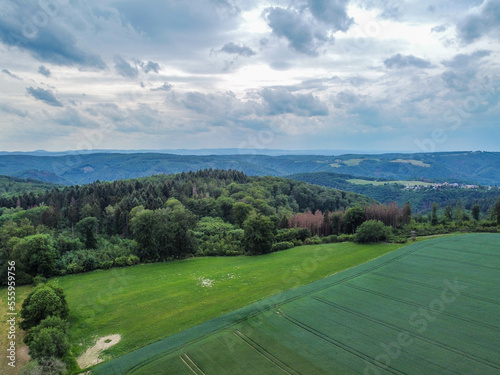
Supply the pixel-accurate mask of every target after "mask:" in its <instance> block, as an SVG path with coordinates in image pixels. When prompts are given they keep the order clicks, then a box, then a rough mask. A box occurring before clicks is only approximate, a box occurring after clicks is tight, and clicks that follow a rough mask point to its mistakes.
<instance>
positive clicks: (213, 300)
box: [53, 242, 402, 357]
mask: <svg viewBox="0 0 500 375" xmlns="http://www.w3.org/2000/svg"><path fill="white" fill-rule="evenodd" d="M401 246H402V245H398V244H380V245H358V244H353V243H347V242H346V243H340V244H330V245H313V246H303V247H297V248H293V249H289V250H286V251H283V252H278V253H273V254H269V255H265V256H259V257H205V258H194V259H188V260H184V261H175V262H167V263H157V264H145V265H139V266H135V267H128V268H118V269H117V268H115V269H112V270H109V271H94V272H90V273H86V274H80V275H73V276H65V277H60V278H56V279H54V280H53V282H55V283H57V284H58V285H59V286H61V287H62V288H63V289H64V291H65V293H66V295H67V300H68V303H69V308H70V316H69V320H70V323H71V341H72V343H73V345H74V351H75V354H76V355H77V356H78V355H80V354H81V353H82V352H83V351H84V350H85V348H86V347H88V346H90V345H91V344H93V338H95V337H97V336H99V337H102V336H106V335H110V334H115V333H119V334H121V336H122V340H121V341H120V343H118V344H117V345H116V346H114V347H112V348H111V349H109V350H108V355H110V356H113V357H116V356H119V355H122V354H124V353H127V352H130V351H131V350H134V349H137V348H140V347H142V346H144V345H147V344H150V343H152V342H155V341H158V340H159V339H163V338H165V337H167V336H170V335H173V334H175V333H178V332H180V331H182V330H185V329H187V328H190V327H192V326H194V325H196V324H199V323H202V322H205V321H207V320H210V319H212V318H215V317H217V316H220V315H223V314H225V313H228V312H230V311H233V310H236V309H238V308H241V307H244V306H246V305H248V304H251V303H253V302H256V301H259V300H261V299H263V298H266V297H269V296H271V295H273V294H277V293H279V292H282V291H285V290H288V289H291V288H294V287H297V286H300V285H303V284H306V283H310V282H312V281H315V280H318V279H321V278H324V277H326V276H329V275H331V274H333V273H336V272H339V271H342V270H345V269H347V268H349V267H353V266H356V265H359V264H361V263H364V262H367V261H369V260H371V259H374V258H376V257H378V256H380V255H383V254H385V253H387V252H391V251H393V250H395V249H397V248H399V247H401ZM80 344H81V345H80Z"/></svg>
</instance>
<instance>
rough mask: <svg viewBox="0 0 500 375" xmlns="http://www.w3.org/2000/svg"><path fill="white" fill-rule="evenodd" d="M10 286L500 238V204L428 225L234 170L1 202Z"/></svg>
mask: <svg viewBox="0 0 500 375" xmlns="http://www.w3.org/2000/svg"><path fill="white" fill-rule="evenodd" d="M0 207H1V208H0V277H1V279H0V280H1V282H2V283H5V280H6V269H7V261H8V260H15V261H16V264H17V281H18V282H19V283H31V282H35V283H37V282H39V281H40V280H43V279H45V278H49V277H51V276H54V275H65V274H72V273H80V272H88V271H92V270H95V269H108V268H111V267H123V266H129V265H133V264H138V263H144V262H162V261H170V260H173V259H179V258H185V257H192V256H214V255H217V256H234V255H259V254H265V253H269V252H272V251H279V250H285V249H288V248H291V247H294V246H300V245H308V244H318V243H329V242H341V241H352V240H357V241H359V242H378V241H393V242H406V241H407V240H408V238H409V237H410V233H411V231H412V230H413V231H417V232H418V234H419V235H426V234H434V233H447V232H453V231H492V232H494V231H497V224H498V221H499V220H500V200H499V201H498V202H497V203H496V205H495V206H494V207H493V208H492V209H491V212H488V217H487V218H483V217H481V216H480V212H481V208H480V207H479V206H478V205H475V206H474V207H472V208H471V209H470V210H468V209H465V208H464V207H463V205H462V204H461V203H460V202H458V203H457V204H455V205H453V206H452V205H448V206H445V207H439V205H438V204H434V205H433V207H432V212H430V213H429V214H428V215H422V214H421V213H419V214H414V213H412V207H411V203H409V202H407V203H405V204H403V205H398V204H396V203H395V202H392V203H390V204H380V203H378V202H376V201H375V200H373V199H372V198H369V197H366V196H363V195H360V194H355V193H351V192H345V191H340V190H337V189H332V188H326V187H321V186H317V185H311V184H308V183H305V182H300V181H294V180H290V179H285V178H278V177H251V176H247V175H245V174H244V173H242V172H238V171H234V170H212V169H206V170H200V171H197V172H187V173H185V172H183V173H180V174H176V175H156V176H152V177H145V178H138V179H131V180H118V181H113V182H99V181H96V182H94V183H92V184H87V185H82V186H68V187H62V188H60V187H54V188H52V189H50V190H46V191H42V192H39V193H34V192H33V191H31V192H29V193H28V192H25V193H23V194H21V195H10V196H7V197H6V196H4V197H0Z"/></svg>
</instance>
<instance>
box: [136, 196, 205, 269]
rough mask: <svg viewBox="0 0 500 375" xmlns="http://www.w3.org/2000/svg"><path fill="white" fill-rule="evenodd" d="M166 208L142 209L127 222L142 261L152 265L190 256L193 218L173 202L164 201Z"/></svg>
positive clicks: (171, 200) (182, 207)
mask: <svg viewBox="0 0 500 375" xmlns="http://www.w3.org/2000/svg"><path fill="white" fill-rule="evenodd" d="M165 205H166V208H160V209H157V210H154V211H152V210H142V211H140V212H139V213H137V214H136V215H135V216H134V217H133V218H132V220H131V221H130V227H131V229H132V232H133V234H134V239H135V240H136V241H137V243H138V245H139V247H138V249H137V255H138V256H139V257H140V258H141V260H142V261H146V262H155V261H159V260H166V259H167V258H170V257H174V258H178V257H182V256H185V255H187V254H194V252H195V244H194V238H193V233H192V229H194V227H195V225H196V216H194V215H193V214H192V213H191V212H190V211H188V210H187V209H186V208H185V207H184V206H183V204H182V203H181V202H180V201H178V200H177V199H174V198H171V199H169V200H168V201H167V202H166V204H165Z"/></svg>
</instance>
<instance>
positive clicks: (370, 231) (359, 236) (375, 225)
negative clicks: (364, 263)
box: [356, 220, 390, 243]
mask: <svg viewBox="0 0 500 375" xmlns="http://www.w3.org/2000/svg"><path fill="white" fill-rule="evenodd" d="M389 231H390V229H389V228H388V227H386V226H385V225H384V223H382V222H381V221H380V220H368V221H365V222H364V223H363V224H361V225H360V226H359V227H358V229H357V230H356V242H359V243H373V242H380V241H385V240H387V238H388V237H389Z"/></svg>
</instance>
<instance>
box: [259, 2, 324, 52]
mask: <svg viewBox="0 0 500 375" xmlns="http://www.w3.org/2000/svg"><path fill="white" fill-rule="evenodd" d="M264 18H265V19H266V21H267V24H268V25H269V27H270V28H271V29H272V30H273V33H274V34H276V35H277V36H279V37H283V38H285V39H286V40H288V42H289V44H290V47H291V48H293V49H294V50H296V51H297V52H300V53H304V54H306V55H316V54H317V53H316V50H317V48H318V39H319V40H320V41H322V42H324V41H325V40H326V39H327V38H326V36H325V35H322V34H320V33H319V32H318V33H317V34H316V33H313V31H312V29H311V25H310V24H308V23H306V21H305V20H304V19H303V17H301V15H300V13H299V12H297V11H296V10H293V9H284V8H279V7H276V8H267V9H266V10H265V12H264Z"/></svg>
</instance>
